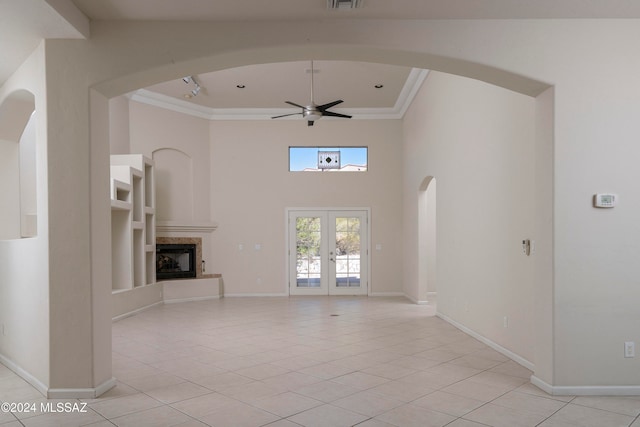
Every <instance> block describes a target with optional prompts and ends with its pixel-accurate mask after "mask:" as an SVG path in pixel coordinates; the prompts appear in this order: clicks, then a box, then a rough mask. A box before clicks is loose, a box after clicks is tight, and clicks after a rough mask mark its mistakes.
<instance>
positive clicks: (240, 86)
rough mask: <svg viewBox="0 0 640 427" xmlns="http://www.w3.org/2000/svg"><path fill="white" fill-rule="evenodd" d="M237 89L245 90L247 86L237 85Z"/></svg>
mask: <svg viewBox="0 0 640 427" xmlns="http://www.w3.org/2000/svg"><path fill="white" fill-rule="evenodd" d="M236 87H237V88H238V89H244V88H245V87H246V86H245V85H236Z"/></svg>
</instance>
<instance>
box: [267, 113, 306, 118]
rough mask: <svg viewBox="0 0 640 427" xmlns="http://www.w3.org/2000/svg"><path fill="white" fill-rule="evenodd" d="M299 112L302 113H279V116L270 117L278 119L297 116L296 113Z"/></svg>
mask: <svg viewBox="0 0 640 427" xmlns="http://www.w3.org/2000/svg"><path fill="white" fill-rule="evenodd" d="M300 114H302V113H291V114H283V115H281V116H273V117H271V118H272V119H279V118H280V117H287V116H297V115H300Z"/></svg>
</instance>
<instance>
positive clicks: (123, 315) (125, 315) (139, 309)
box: [111, 301, 164, 322]
mask: <svg viewBox="0 0 640 427" xmlns="http://www.w3.org/2000/svg"><path fill="white" fill-rule="evenodd" d="M161 304H164V301H158V302H154V303H153V304H149V305H145V306H144V307H140V308H136V309H135V310H133V311H130V312H128V313H124V314H121V315H119V316H116V317H113V318H111V321H112V322H117V321H118V320H122V319H125V318H127V317H131V316H135V315H136V314H138V313H142V312H143V311H145V310H149V309H150V308H152V307H155V306H156V305H161Z"/></svg>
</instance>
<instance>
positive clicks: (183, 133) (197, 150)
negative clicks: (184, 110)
mask: <svg viewBox="0 0 640 427" xmlns="http://www.w3.org/2000/svg"><path fill="white" fill-rule="evenodd" d="M129 112H130V124H129V126H130V130H131V133H130V138H131V143H130V150H131V153H136V154H144V155H145V156H147V157H149V158H153V159H154V161H155V174H156V207H157V213H156V215H157V216H156V217H157V219H158V220H160V221H181V222H183V223H192V222H194V221H210V220H211V214H210V200H211V195H210V187H209V186H210V182H209V180H210V163H209V162H210V156H209V121H208V120H205V119H200V118H196V117H193V116H189V115H186V114H181V113H176V112H173V111H169V110H165V109H162V108H158V107H153V106H150V105H146V104H141V103H138V102H131V103H130V104H129Z"/></svg>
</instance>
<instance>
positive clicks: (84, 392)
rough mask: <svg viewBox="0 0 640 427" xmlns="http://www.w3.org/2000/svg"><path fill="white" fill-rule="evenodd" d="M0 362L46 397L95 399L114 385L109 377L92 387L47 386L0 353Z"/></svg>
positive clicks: (114, 381) (113, 380) (113, 379)
mask: <svg viewBox="0 0 640 427" xmlns="http://www.w3.org/2000/svg"><path fill="white" fill-rule="evenodd" d="M0 362H2V364H3V365H4V366H6V367H7V368H9V369H11V370H12V371H13V372H15V373H16V375H18V376H19V377H20V378H22V379H23V380H25V381H26V382H28V383H29V384H31V385H32V386H33V388H35V389H36V390H38V391H39V392H40V393H41V394H42V395H43V396H45V397H46V398H47V399H95V398H96V397H99V396H100V395H102V394H103V393H105V392H107V391H109V390H111V389H112V388H113V387H115V385H116V379H115V378H113V377H112V378H110V379H108V380H107V381H105V382H103V383H102V384H100V385H98V386H97V387H94V388H48V387H47V386H46V385H44V384H43V383H42V382H41V381H40V380H38V379H37V378H36V377H34V376H33V375H31V374H30V373H29V372H27V371H25V370H24V369H22V368H21V367H20V366H18V365H16V364H15V363H14V362H13V361H12V360H10V359H8V358H7V357H5V356H4V355H3V354H0Z"/></svg>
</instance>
